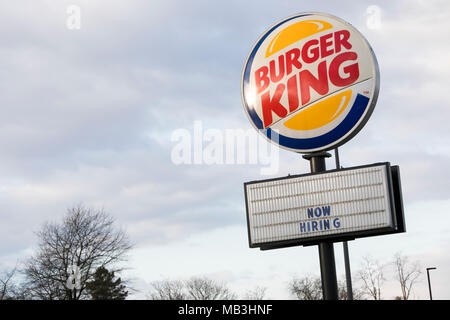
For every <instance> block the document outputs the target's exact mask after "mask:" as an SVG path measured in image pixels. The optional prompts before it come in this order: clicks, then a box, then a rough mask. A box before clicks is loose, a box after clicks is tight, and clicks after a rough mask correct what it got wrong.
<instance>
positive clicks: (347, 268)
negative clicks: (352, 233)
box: [342, 241, 353, 300]
mask: <svg viewBox="0 0 450 320" xmlns="http://www.w3.org/2000/svg"><path fill="white" fill-rule="evenodd" d="M342 245H343V247H344V265H345V280H346V282H347V300H353V288H352V273H351V271H350V258H349V256H348V242H347V241H344V242H343V243H342Z"/></svg>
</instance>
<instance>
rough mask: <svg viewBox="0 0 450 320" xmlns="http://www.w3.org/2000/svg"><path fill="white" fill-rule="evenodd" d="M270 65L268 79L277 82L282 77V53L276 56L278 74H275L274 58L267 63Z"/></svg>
mask: <svg viewBox="0 0 450 320" xmlns="http://www.w3.org/2000/svg"><path fill="white" fill-rule="evenodd" d="M269 67H270V80H271V81H272V82H273V83H277V82H278V81H280V80H281V79H283V77H284V55H281V56H279V57H278V69H279V71H278V75H277V74H276V68H275V60H271V61H270V63H269Z"/></svg>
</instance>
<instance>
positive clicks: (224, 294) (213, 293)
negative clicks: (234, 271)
mask: <svg viewBox="0 0 450 320" xmlns="http://www.w3.org/2000/svg"><path fill="white" fill-rule="evenodd" d="M185 286H186V290H187V292H188V297H189V299H192V300H233V299H236V295H235V294H234V293H232V292H231V291H230V290H229V289H228V288H227V287H226V285H225V284H223V283H219V282H216V281H214V280H211V279H208V278H207V277H192V278H190V279H189V280H187V281H186V282H185Z"/></svg>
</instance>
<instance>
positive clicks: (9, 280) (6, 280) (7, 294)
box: [0, 267, 17, 300]
mask: <svg viewBox="0 0 450 320" xmlns="http://www.w3.org/2000/svg"><path fill="white" fill-rule="evenodd" d="M16 271H17V267H14V268H13V269H11V270H9V271H3V272H1V273H0V300H8V299H14V298H15V295H16V293H15V292H16V286H15V284H14V281H13V278H14V276H15V274H16Z"/></svg>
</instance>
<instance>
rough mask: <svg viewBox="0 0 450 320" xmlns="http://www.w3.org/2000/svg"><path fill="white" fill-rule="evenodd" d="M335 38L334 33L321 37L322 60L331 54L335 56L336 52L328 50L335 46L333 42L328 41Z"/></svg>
mask: <svg viewBox="0 0 450 320" xmlns="http://www.w3.org/2000/svg"><path fill="white" fill-rule="evenodd" d="M332 37H333V34H332V33H329V34H326V35H324V36H321V37H320V57H321V58H325V57H328V56H329V55H330V54H333V52H334V50H333V49H330V50H328V49H327V48H328V47H330V46H332V45H333V40H331V41H327V40H330V39H331V38H332Z"/></svg>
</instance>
